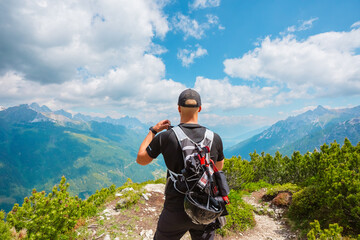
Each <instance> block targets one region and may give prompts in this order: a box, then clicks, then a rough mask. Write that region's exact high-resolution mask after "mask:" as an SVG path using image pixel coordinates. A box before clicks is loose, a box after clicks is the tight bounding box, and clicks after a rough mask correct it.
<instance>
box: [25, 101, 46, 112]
mask: <svg viewBox="0 0 360 240" xmlns="http://www.w3.org/2000/svg"><path fill="white" fill-rule="evenodd" d="M29 107H30V108H31V109H32V110H34V111H36V112H51V109H50V108H48V107H47V106H45V105H42V106H41V107H40V105H39V104H37V103H36V102H33V103H32V104H30V105H29Z"/></svg>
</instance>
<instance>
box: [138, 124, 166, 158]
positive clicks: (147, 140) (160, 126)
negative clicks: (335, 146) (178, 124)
mask: <svg viewBox="0 0 360 240" xmlns="http://www.w3.org/2000/svg"><path fill="white" fill-rule="evenodd" d="M170 124H171V123H170V121H169V120H162V121H160V122H158V123H157V124H156V125H155V126H153V129H154V130H155V131H156V132H161V131H162V130H164V129H168V128H169V126H170ZM154 137H155V134H154V133H153V132H152V131H149V133H148V135H147V136H146V137H145V139H144V141H143V142H142V143H141V145H140V148H139V152H138V154H137V158H136V162H137V163H138V164H140V165H147V164H149V163H151V161H152V160H153V159H152V157H150V156H149V154H148V153H147V152H146V148H147V146H149V144H150V142H151V140H152V139H153V138H154Z"/></svg>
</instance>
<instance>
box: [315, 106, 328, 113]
mask: <svg viewBox="0 0 360 240" xmlns="http://www.w3.org/2000/svg"><path fill="white" fill-rule="evenodd" d="M329 111H330V110H329V109H327V108H324V107H323V106H321V105H319V106H317V108H315V109H314V110H313V112H314V113H327V112H329Z"/></svg>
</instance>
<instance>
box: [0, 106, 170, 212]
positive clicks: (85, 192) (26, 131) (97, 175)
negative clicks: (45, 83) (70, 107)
mask: <svg viewBox="0 0 360 240" xmlns="http://www.w3.org/2000/svg"><path fill="white" fill-rule="evenodd" d="M35 107H36V105H35ZM33 108H34V105H33V107H30V106H28V105H21V106H18V107H13V108H8V109H6V110H3V111H0V208H1V209H5V210H7V211H9V210H10V209H11V208H12V206H13V205H14V203H16V202H18V203H19V202H22V201H23V199H24V197H25V196H28V195H29V194H30V193H31V190H32V189H33V188H36V189H39V190H46V191H49V190H51V188H52V187H53V186H54V185H55V184H56V183H57V182H58V180H59V179H60V178H61V176H63V175H64V176H66V177H67V179H68V182H69V183H70V184H71V186H72V187H71V193H72V194H73V195H75V194H76V195H79V197H81V198H86V197H88V196H90V195H91V194H93V193H94V192H95V191H96V190H97V189H101V188H103V187H107V186H110V185H112V184H116V185H119V186H120V185H122V184H123V183H124V182H125V181H126V179H127V178H128V177H131V178H132V179H133V180H134V181H139V182H142V181H146V180H148V179H154V178H155V177H158V176H161V174H162V173H163V170H164V169H165V168H164V165H163V163H162V161H161V162H160V161H159V164H160V165H157V164H156V163H155V164H153V165H149V166H146V167H144V168H138V167H137V164H136V163H135V159H136V154H137V150H138V147H139V145H140V142H141V138H142V137H143V136H141V135H139V134H138V133H137V132H136V131H134V130H132V129H129V128H127V127H125V126H123V125H115V124H111V123H107V122H100V121H90V122H85V121H78V122H77V121H74V120H72V119H69V118H66V117H64V116H63V115H56V114H54V115H52V116H51V117H52V118H51V119H50V118H48V117H50V114H53V113H51V112H49V111H50V110H49V109H48V108H45V107H44V106H43V107H42V108H40V109H38V111H40V110H41V111H43V112H42V113H41V112H37V111H35V110H34V109H33ZM47 116H48V117H47ZM54 119H57V120H56V121H55V120H54Z"/></svg>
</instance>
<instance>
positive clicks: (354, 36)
mask: <svg viewBox="0 0 360 240" xmlns="http://www.w3.org/2000/svg"><path fill="white" fill-rule="evenodd" d="M359 48H360V29H352V30H351V31H349V32H326V33H321V34H317V35H313V36H310V37H309V38H307V39H304V40H297V39H296V37H295V36H294V35H286V36H282V37H281V38H275V39H271V38H270V37H266V38H265V39H264V40H263V41H262V42H261V44H260V46H259V47H257V48H255V49H254V50H252V51H249V52H248V53H246V54H244V55H243V56H242V57H240V58H233V59H226V60H225V61H224V66H225V70H224V71H225V73H227V74H228V75H230V76H232V77H238V78H242V79H246V80H254V79H267V80H270V81H273V82H276V83H278V84H281V85H282V86H284V87H286V88H288V89H290V93H286V96H287V97H289V96H290V97H291V96H293V97H297V98H299V97H304V96H306V97H308V96H313V97H314V96H329V97H334V96H339V95H356V94H359V92H360V55H359V54H357V53H356V50H357V49H359Z"/></svg>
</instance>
